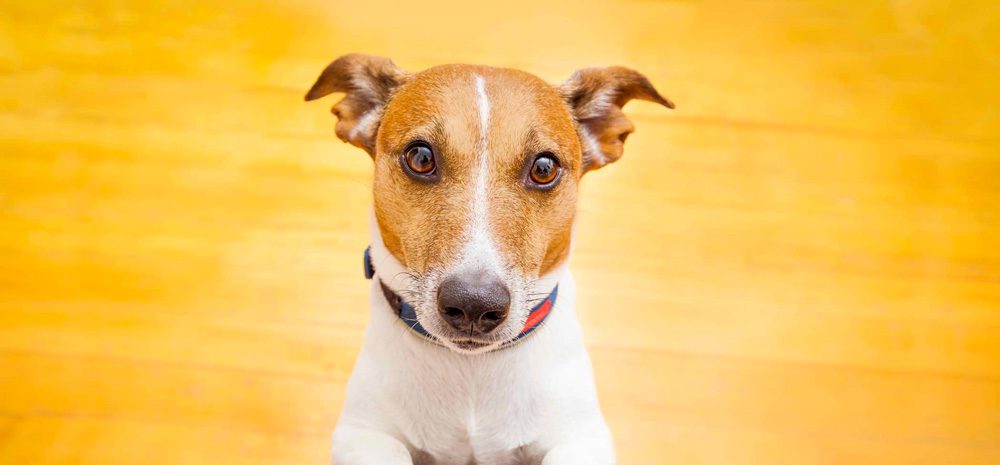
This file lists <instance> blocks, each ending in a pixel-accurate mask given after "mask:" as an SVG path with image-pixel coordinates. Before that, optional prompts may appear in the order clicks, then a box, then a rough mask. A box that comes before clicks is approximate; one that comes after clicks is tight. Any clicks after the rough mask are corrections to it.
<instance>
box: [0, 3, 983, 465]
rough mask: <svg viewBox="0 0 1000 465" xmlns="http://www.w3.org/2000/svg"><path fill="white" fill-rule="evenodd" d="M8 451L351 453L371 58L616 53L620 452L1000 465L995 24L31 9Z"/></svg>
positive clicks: (5, 389)
mask: <svg viewBox="0 0 1000 465" xmlns="http://www.w3.org/2000/svg"><path fill="white" fill-rule="evenodd" d="M0 11H3V14H0V463H12V464H13V463H19V464H20V463H31V464H102V465H115V464H133V463H150V464H160V463H162V464H175V465H180V464H204V463H231V464H278V463H325V462H326V461H327V460H328V455H327V449H328V446H329V444H328V437H329V432H330V430H331V428H332V426H333V425H334V423H335V421H336V418H337V413H338V411H339V409H340V407H341V405H342V402H343V393H344V383H345V380H346V378H347V376H348V375H349V373H350V370H351V367H352V365H353V361H354V357H355V356H356V354H357V352H358V349H359V347H360V344H361V338H362V331H363V328H364V325H365V322H366V320H367V307H366V305H365V301H366V299H367V295H366V289H367V287H366V285H365V282H364V280H363V278H362V276H361V273H360V269H359V260H360V258H359V257H360V253H361V250H363V248H364V246H365V244H366V241H367V233H366V230H367V227H368V215H369V213H368V211H369V205H370V203H371V194H370V185H371V180H370V177H371V168H370V161H369V159H368V157H367V156H366V155H365V154H363V153H362V152H360V151H358V150H356V149H353V148H352V147H350V146H347V145H345V144H341V143H340V142H339V141H336V140H335V138H334V137H333V131H332V129H333V118H332V117H331V116H330V115H329V114H327V110H328V105H327V103H328V102H324V103H315V104H305V103H303V102H302V95H303V93H304V91H305V90H306V88H308V86H309V85H310V84H311V83H312V81H313V79H315V77H316V75H317V74H318V73H319V71H320V70H321V69H322V67H323V66H325V64H326V63H327V62H328V61H329V60H331V59H333V58H335V57H336V56H338V55H340V54H343V53H347V52H351V51H361V52H366V53H372V54H381V55H385V56H389V57H391V58H393V59H394V60H395V61H396V62H397V63H399V64H400V65H401V66H403V67H406V68H409V69H421V68H424V67H427V66H432V65H435V64H442V63H449V62H471V63H483V64H491V65H497V66H511V67H518V68H523V69H526V70H529V71H532V72H535V73H537V74H539V75H540V76H542V77H544V78H546V79H549V80H551V81H552V82H558V81H560V80H562V79H564V78H565V77H567V76H568V75H569V74H570V73H571V72H572V71H573V70H574V69H576V68H580V67H586V66H594V65H604V64H621V65H626V66H631V67H634V68H636V69H639V70H641V71H642V72H644V73H645V74H647V75H648V76H649V77H650V78H651V80H652V81H653V82H654V83H655V84H656V85H657V87H658V88H659V89H660V90H661V91H662V93H663V94H664V95H666V96H669V97H670V98H671V99H672V100H673V101H675V102H677V106H678V109H677V110H676V111H674V112H668V111H666V110H663V109H661V108H659V107H656V106H654V105H647V104H643V103H636V104H632V105H630V106H629V107H628V109H627V111H628V113H629V114H630V116H631V117H632V119H633V120H634V122H635V123H636V126H637V132H636V133H635V134H634V135H633V136H632V137H630V138H629V142H628V145H627V147H626V154H625V156H624V158H623V159H622V161H621V162H619V163H617V164H615V165H614V166H610V167H608V168H607V169H603V170H601V171H598V172H595V173H593V174H590V175H588V176H587V178H588V179H587V180H586V181H585V182H584V183H583V192H582V195H581V197H582V200H581V205H580V209H579V210H580V211H579V220H578V225H577V229H576V232H577V236H576V238H575V244H574V245H575V251H574V254H573V257H572V262H571V263H572V267H573V270H574V272H575V274H576V277H577V281H578V285H579V287H580V302H581V303H580V309H579V310H580V314H581V320H582V322H583V325H584V329H585V334H586V338H587V343H588V345H589V346H590V348H591V351H592V355H593V359H594V364H595V371H596V375H597V381H598V387H599V390H600V395H601V401H602V404H603V406H604V409H605V411H606V414H607V418H608V421H609V423H610V424H611V427H612V430H613V432H614V435H615V437H616V441H617V444H618V448H619V449H620V454H619V455H620V463H623V464H647V463H685V464H688V463H690V464H720V465H723V464H725V465H730V464H746V465H754V464H785V463H788V464H792V463H795V464H844V463H851V464H859V465H863V464H879V465H884V464H927V465H932V464H933V465H964V464H970V465H972V464H975V465H979V464H983V465H985V464H995V463H1000V213H998V212H1000V182H998V180H997V179H998V174H1000V137H998V134H1000V113H998V112H997V110H996V104H995V102H997V101H1000V90H998V89H1000V88H998V87H997V86H996V82H998V79H1000V62H998V61H997V60H996V50H997V49H1000V33H998V31H1000V27H998V21H1000V8H998V6H997V4H996V3H995V2H986V1H974V2H961V3H958V4H955V3H954V2H935V1H926V0H924V1H917V2H894V1H873V2H843V1H833V0H816V1H809V2H799V1H790V0H789V1H782V0H774V1H770V0H769V1H755V0H739V1H732V2H715V1H656V0H650V1H614V2H587V3H585V4H579V3H577V2H573V3H565V2H549V3H546V4H544V5H536V4H534V3H533V2H522V1H520V0H515V1H510V2H502V3H500V4H495V5H490V4H483V5H480V4H473V3H459V2H451V3H449V2H441V1H437V0H435V1H430V2H420V3H419V4H413V5H402V6H401V5H397V4H395V3H391V2H385V1H381V0H380V1H374V2H340V1H334V2H319V1H314V0H295V1H291V2H265V1H252V2H229V1H224V0H209V1H205V2H183V1H169V0H154V1H150V2H133V1H124V2H123V1H110V0H100V1H93V2H87V3H78V2H77V3H74V2H62V1H32V2H7V4H5V5H3V6H2V7H0Z"/></svg>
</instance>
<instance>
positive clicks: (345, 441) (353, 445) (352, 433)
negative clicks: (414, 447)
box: [333, 425, 413, 465]
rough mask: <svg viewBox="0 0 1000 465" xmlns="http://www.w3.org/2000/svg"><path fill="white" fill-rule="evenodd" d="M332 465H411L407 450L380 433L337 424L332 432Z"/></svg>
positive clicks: (396, 441)
mask: <svg viewBox="0 0 1000 465" xmlns="http://www.w3.org/2000/svg"><path fill="white" fill-rule="evenodd" d="M333 465H413V459H412V458H411V457H410V451H409V450H407V449H406V446H405V445H403V443H402V442H399V440H398V439H396V438H394V437H392V436H389V435H388V434H385V433H383V432H381V431H376V430H373V429H368V428H359V427H353V426H347V425H339V426H337V429H336V430H335V431H334V432H333Z"/></svg>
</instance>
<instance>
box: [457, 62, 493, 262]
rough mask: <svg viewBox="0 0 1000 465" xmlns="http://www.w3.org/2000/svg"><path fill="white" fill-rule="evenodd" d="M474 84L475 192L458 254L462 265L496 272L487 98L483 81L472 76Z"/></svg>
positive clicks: (488, 104) (488, 102) (479, 77)
mask: <svg viewBox="0 0 1000 465" xmlns="http://www.w3.org/2000/svg"><path fill="white" fill-rule="evenodd" d="M474 76H475V81H476V104H477V106H478V107H479V153H478V154H477V157H476V166H475V170H474V173H473V174H474V176H476V178H475V191H474V192H473V197H472V210H471V212H470V215H471V218H470V220H471V221H469V230H468V236H467V241H468V242H467V243H466V246H465V250H464V253H463V254H462V255H463V257H462V261H463V265H465V266H469V265H472V266H474V267H475V268H479V269H484V268H485V269H493V270H496V271H498V272H499V271H500V270H501V269H502V267H501V260H500V257H499V255H498V253H497V250H496V247H495V246H494V244H493V238H492V234H491V231H490V221H489V183H490V164H489V131H490V98H489V96H488V95H486V79H485V78H483V77H482V76H480V75H478V74H477V75H474Z"/></svg>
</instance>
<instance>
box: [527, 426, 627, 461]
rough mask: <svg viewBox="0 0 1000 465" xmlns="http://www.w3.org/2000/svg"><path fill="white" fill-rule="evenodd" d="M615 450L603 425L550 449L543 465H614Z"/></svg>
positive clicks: (582, 432)
mask: <svg viewBox="0 0 1000 465" xmlns="http://www.w3.org/2000/svg"><path fill="white" fill-rule="evenodd" d="M614 463H615V448H614V445H613V444H612V442H611V434H610V432H608V429H607V427H606V426H604V425H603V424H601V425H597V426H595V427H594V428H592V429H590V430H588V431H581V432H580V433H579V434H578V435H577V436H576V437H574V438H573V439H571V440H568V441H566V442H560V443H558V444H556V446H555V447H553V448H552V449H549V451H548V452H547V453H546V454H545V458H544V459H543V460H542V465H614Z"/></svg>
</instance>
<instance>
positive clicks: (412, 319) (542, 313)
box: [364, 247, 559, 350]
mask: <svg viewBox="0 0 1000 465" xmlns="http://www.w3.org/2000/svg"><path fill="white" fill-rule="evenodd" d="M364 269H365V278H367V279H372V278H373V277H374V276H375V266H374V265H373V264H372V257H371V247H368V248H366V249H365V258H364ZM378 283H379V287H380V288H381V289H382V295H383V296H385V300H386V301H387V302H388V303H389V306H390V307H392V309H393V310H394V311H395V312H396V316H398V317H399V319H400V320H403V323H404V324H406V327H407V328H410V330H411V331H413V332H414V333H416V334H418V335H420V336H422V337H423V338H424V339H427V340H429V341H431V342H433V343H435V344H438V345H444V344H442V343H441V341H440V340H438V338H436V337H434V336H433V335H432V334H431V333H429V332H427V330H426V329H424V327H423V326H421V325H420V322H419V321H417V311H416V309H414V308H413V306H412V305H410V304H408V303H406V301H405V300H403V298H402V297H401V296H400V295H399V294H396V293H395V292H393V290H392V289H389V286H386V285H385V283H384V282H382V280H379V282H378ZM558 291H559V285H556V287H554V288H552V292H550V293H549V295H548V296H547V297H545V300H542V301H541V302H540V303H539V304H538V305H535V307H534V308H532V309H531V312H530V313H528V320H527V321H526V322H525V323H524V328H522V329H521V332H520V333H519V334H518V335H517V337H515V338H513V339H511V340H509V341H507V342H504V343H503V344H502V345H500V347H498V348H497V349H494V350H499V349H503V348H506V347H510V346H511V345H513V344H514V343H516V342H518V341H520V340H522V339H524V337H525V336H527V335H529V334H531V333H532V332H533V331H534V330H535V329H537V328H538V327H539V326H541V325H542V323H543V322H545V319H546V318H548V317H549V313H551V312H552V307H554V306H555V305H556V295H557V294H558Z"/></svg>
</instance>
